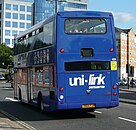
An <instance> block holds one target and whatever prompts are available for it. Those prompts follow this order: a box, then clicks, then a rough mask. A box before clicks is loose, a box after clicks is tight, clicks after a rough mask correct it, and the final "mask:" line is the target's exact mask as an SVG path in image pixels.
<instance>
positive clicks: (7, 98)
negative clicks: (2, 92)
mask: <svg viewBox="0 0 136 130" xmlns="http://www.w3.org/2000/svg"><path fill="white" fill-rule="evenodd" d="M5 99H6V100H10V101H12V102H20V101H19V100H17V99H14V98H9V97H6V98H5Z"/></svg>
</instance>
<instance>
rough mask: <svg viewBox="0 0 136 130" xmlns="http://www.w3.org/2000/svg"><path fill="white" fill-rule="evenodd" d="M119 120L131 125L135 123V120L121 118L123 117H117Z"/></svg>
mask: <svg viewBox="0 0 136 130" xmlns="http://www.w3.org/2000/svg"><path fill="white" fill-rule="evenodd" d="M118 118H119V119H120V120H124V121H128V122H132V123H136V121H135V120H131V119H127V118H123V117H118Z"/></svg>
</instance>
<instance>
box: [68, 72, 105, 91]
mask: <svg viewBox="0 0 136 130" xmlns="http://www.w3.org/2000/svg"><path fill="white" fill-rule="evenodd" d="M104 79H105V76H103V75H102V74H99V76H97V77H95V76H94V74H90V75H89V78H88V80H87V79H85V76H84V75H81V76H80V77H74V78H69V85H70V86H84V85H85V84H88V85H91V86H89V89H91V88H105V82H104ZM94 85H95V86H94ZM96 85H97V86H96Z"/></svg>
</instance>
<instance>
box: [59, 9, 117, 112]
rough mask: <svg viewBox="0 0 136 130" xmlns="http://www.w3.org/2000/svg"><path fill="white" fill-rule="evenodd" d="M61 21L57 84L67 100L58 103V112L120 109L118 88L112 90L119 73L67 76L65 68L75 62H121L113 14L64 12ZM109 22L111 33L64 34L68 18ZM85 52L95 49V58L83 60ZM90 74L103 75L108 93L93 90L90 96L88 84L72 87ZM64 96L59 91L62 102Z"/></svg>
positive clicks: (99, 72) (82, 73)
mask: <svg viewBox="0 0 136 130" xmlns="http://www.w3.org/2000/svg"><path fill="white" fill-rule="evenodd" d="M58 14H59V15H58V17H57V77H58V79H57V81H58V82H57V84H58V87H64V92H63V93H62V94H64V95H65V98H64V100H63V102H64V104H60V102H58V109H72V108H81V106H82V104H96V108H108V107H115V106H118V105H119V101H118V97H119V95H118V88H117V89H115V90H114V89H112V86H113V85H115V84H116V83H117V70H114V71H113V70H107V71H106V70H101V71H100V70H99V71H82V72H81V71H80V72H76V71H75V72H74V71H72V72H66V71H65V68H64V62H72V61H73V62H74V61H112V59H113V58H114V59H115V60H116V61H117V51H116V38H115V31H114V21H113V16H112V15H111V13H106V12H91V11H90V12H89V11H85V12H82V11H81V12H72V13H71V12H62V13H58ZM68 17H69V18H74V17H76V18H84V17H85V18H90V17H94V18H105V19H106V21H107V33H106V34H96V35H95V34H92V35H88V34H87V35H81V34H75V35H74V34H73V35H69V34H66V33H65V32H64V28H63V27H64V22H65V20H66V18H68ZM61 48H63V49H64V50H65V52H64V53H60V49H61ZM81 48H93V49H94V56H93V57H86V58H82V57H81V53H80V49H81ZM110 48H113V49H114V52H110V51H109V50H110ZM90 74H94V76H96V77H97V76H98V75H99V74H102V75H103V76H105V79H104V80H105V88H104V89H91V93H90V94H87V93H86V90H88V87H89V86H88V84H87V83H85V85H84V86H80V85H77V86H76V87H71V86H69V78H70V77H72V78H74V77H81V75H84V76H85V78H86V79H87V78H88V77H89V75H90ZM113 92H116V93H117V96H116V97H115V96H113ZM60 94H61V92H59V91H58V98H59V95H60Z"/></svg>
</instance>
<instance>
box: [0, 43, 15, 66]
mask: <svg viewBox="0 0 136 130" xmlns="http://www.w3.org/2000/svg"><path fill="white" fill-rule="evenodd" d="M12 64H13V49H12V48H10V47H8V46H7V45H6V44H5V43H1V44H0V68H7V66H8V65H12Z"/></svg>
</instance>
